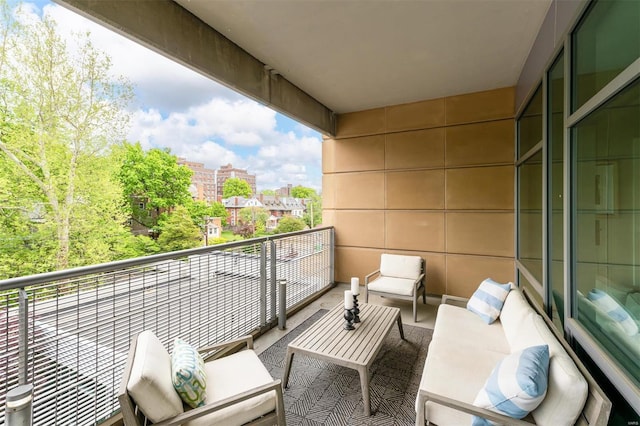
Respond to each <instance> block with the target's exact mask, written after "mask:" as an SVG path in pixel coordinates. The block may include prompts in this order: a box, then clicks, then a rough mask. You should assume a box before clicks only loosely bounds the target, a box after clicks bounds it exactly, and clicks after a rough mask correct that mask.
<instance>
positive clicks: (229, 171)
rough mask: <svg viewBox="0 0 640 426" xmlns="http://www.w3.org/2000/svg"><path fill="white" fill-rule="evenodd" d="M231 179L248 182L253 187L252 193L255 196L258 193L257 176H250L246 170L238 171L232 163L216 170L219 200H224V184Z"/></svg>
mask: <svg viewBox="0 0 640 426" xmlns="http://www.w3.org/2000/svg"><path fill="white" fill-rule="evenodd" d="M229 178H238V179H242V180H244V181H246V182H247V183H248V184H249V186H250V187H251V193H252V194H255V193H256V192H257V191H256V175H250V174H249V173H248V172H247V171H246V170H243V169H236V168H234V167H233V166H232V165H231V163H229V164H227V165H226V166H220V168H219V169H218V170H216V186H217V189H216V191H217V198H216V199H217V200H222V188H223V187H224V183H225V182H226V180H227V179H229Z"/></svg>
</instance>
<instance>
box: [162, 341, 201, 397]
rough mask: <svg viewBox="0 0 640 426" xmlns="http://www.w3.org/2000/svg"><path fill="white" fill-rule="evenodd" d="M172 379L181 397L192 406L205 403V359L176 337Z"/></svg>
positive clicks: (172, 356) (172, 355)
mask: <svg viewBox="0 0 640 426" xmlns="http://www.w3.org/2000/svg"><path fill="white" fill-rule="evenodd" d="M171 381H172V382H173V387H174V388H175V389H176V392H178V395H180V398H182V400H183V401H184V402H185V403H186V404H187V405H188V406H189V407H191V408H196V407H200V406H202V405H204V402H205V399H206V398H207V392H206V389H207V376H206V374H205V372H204V360H203V359H202V356H201V355H200V354H199V353H198V351H196V350H195V349H194V348H193V347H192V346H191V345H189V344H188V343H187V342H185V341H184V340H182V339H179V338H176V339H175V341H174V342H173V352H172V353H171Z"/></svg>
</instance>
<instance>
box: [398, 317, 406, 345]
mask: <svg viewBox="0 0 640 426" xmlns="http://www.w3.org/2000/svg"><path fill="white" fill-rule="evenodd" d="M398 331H399V332H400V338H402V340H405V338H404V330H403V329H402V317H401V316H400V314H398Z"/></svg>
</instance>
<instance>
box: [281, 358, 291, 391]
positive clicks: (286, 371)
mask: <svg viewBox="0 0 640 426" xmlns="http://www.w3.org/2000/svg"><path fill="white" fill-rule="evenodd" d="M292 363H293V351H292V350H291V349H289V348H287V360H286V364H285V366H284V377H283V378H282V386H283V387H285V388H286V387H287V386H288V385H289V372H291V364H292Z"/></svg>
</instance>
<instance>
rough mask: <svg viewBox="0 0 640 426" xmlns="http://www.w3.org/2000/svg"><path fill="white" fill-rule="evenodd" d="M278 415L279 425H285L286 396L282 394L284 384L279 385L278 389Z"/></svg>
mask: <svg viewBox="0 0 640 426" xmlns="http://www.w3.org/2000/svg"><path fill="white" fill-rule="evenodd" d="M276 416H277V419H278V420H277V421H278V426H285V425H286V424H287V420H286V418H285V413H284V398H283V395H282V386H278V388H277V389H276Z"/></svg>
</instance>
